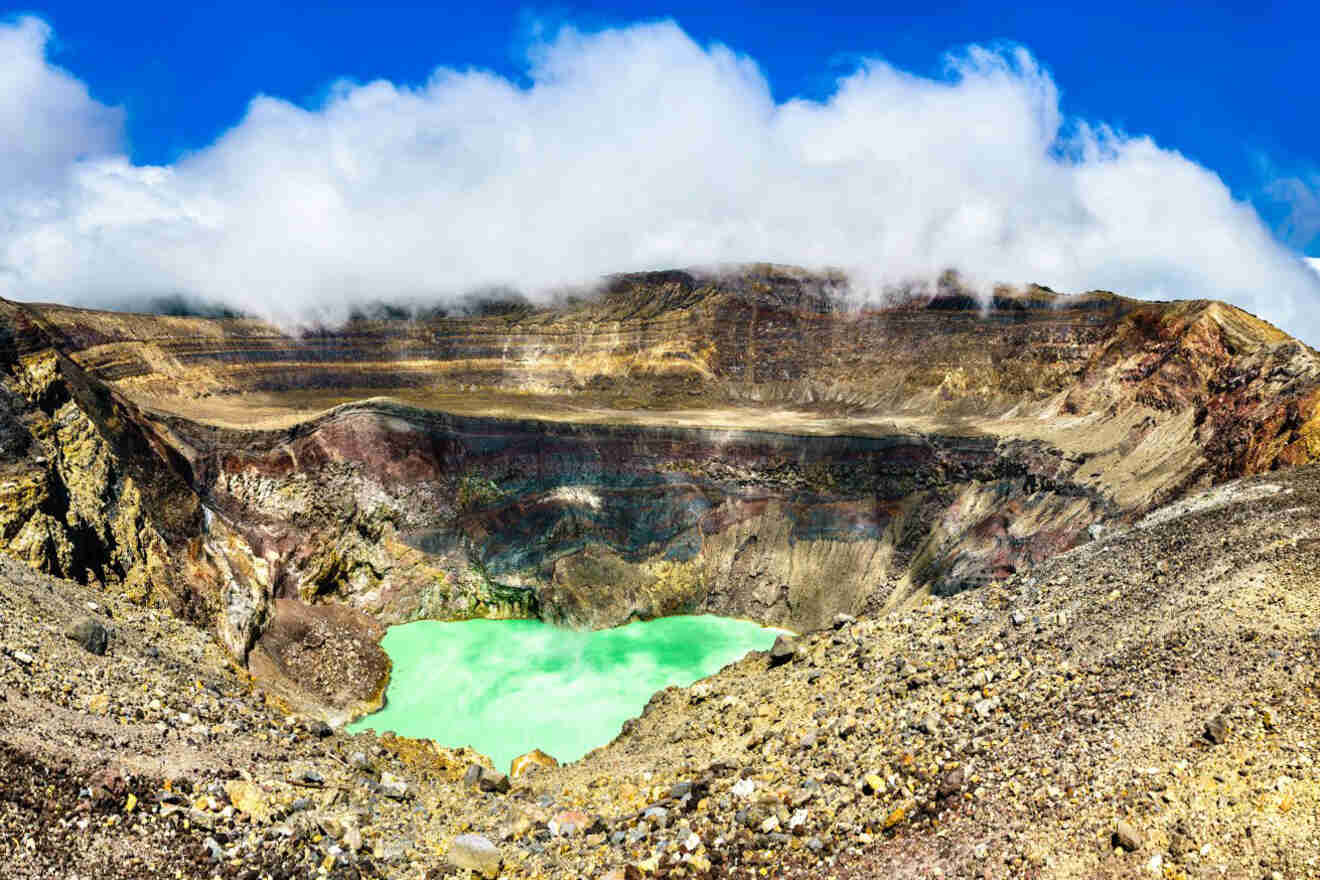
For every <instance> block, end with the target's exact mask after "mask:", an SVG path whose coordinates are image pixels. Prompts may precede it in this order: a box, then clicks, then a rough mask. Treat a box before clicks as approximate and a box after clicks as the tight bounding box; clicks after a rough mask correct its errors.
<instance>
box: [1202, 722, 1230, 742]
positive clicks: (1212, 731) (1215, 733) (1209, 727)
mask: <svg viewBox="0 0 1320 880" xmlns="http://www.w3.org/2000/svg"><path fill="white" fill-rule="evenodd" d="M1202 735H1203V736H1204V737H1205V738H1206V739H1208V740H1209V741H1210V742H1212V743H1214V744H1215V745H1222V744H1223V743H1225V742H1227V741H1228V722H1226V721H1225V720H1224V717H1223V716H1222V715H1216V716H1215V717H1214V718H1211V719H1210V720H1209V721H1207V722H1206V723H1205V732H1204V734H1202Z"/></svg>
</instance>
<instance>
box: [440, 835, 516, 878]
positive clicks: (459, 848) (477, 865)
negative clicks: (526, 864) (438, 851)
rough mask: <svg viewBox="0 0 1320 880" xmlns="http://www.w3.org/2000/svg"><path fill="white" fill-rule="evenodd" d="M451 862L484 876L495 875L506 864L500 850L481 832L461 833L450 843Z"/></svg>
mask: <svg viewBox="0 0 1320 880" xmlns="http://www.w3.org/2000/svg"><path fill="white" fill-rule="evenodd" d="M449 862H450V864H452V865H454V866H455V867H457V868H466V869H467V870H469V871H472V872H473V873H475V874H480V875H481V876H483V877H495V876H498V875H499V873H500V868H501V867H502V866H503V865H504V859H503V858H502V857H501V856H500V851H499V849H498V848H496V846H495V844H493V843H491V842H490V840H489V839H488V838H485V837H482V836H481V835H480V834H460V835H459V836H458V837H455V838H454V839H453V841H452V842H451V843H450V844H449Z"/></svg>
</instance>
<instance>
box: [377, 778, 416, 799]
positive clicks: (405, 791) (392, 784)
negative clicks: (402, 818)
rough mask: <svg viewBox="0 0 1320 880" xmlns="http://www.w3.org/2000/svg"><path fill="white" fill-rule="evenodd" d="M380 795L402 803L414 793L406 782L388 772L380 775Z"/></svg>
mask: <svg viewBox="0 0 1320 880" xmlns="http://www.w3.org/2000/svg"><path fill="white" fill-rule="evenodd" d="M380 793H381V794H383V795H385V797H387V798H393V799H394V800H396V801H401V800H403V799H404V798H406V797H408V796H409V795H410V794H411V793H412V792H411V789H410V787H409V785H408V782H407V781H406V780H404V779H400V778H399V777H397V776H395V775H394V774H393V773H390V772H389V771H386V772H384V773H382V774H380Z"/></svg>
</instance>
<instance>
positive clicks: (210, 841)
mask: <svg viewBox="0 0 1320 880" xmlns="http://www.w3.org/2000/svg"><path fill="white" fill-rule="evenodd" d="M202 845H203V846H204V847H206V853H207V855H209V856H210V857H211V861H213V862H219V861H223V860H224V857H225V851H224V850H223V849H221V848H220V844H219V843H217V842H216V840H215V838H214V837H208V838H206V840H204V841H202Z"/></svg>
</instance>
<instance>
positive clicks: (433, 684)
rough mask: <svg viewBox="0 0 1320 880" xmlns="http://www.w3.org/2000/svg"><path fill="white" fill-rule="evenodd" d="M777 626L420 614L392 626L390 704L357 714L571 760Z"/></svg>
mask: <svg viewBox="0 0 1320 880" xmlns="http://www.w3.org/2000/svg"><path fill="white" fill-rule="evenodd" d="M778 633H779V631H778V630H773V629H766V628H764V627H761V626H758V625H756V624H755V623H749V622H748V621H745V620H731V619H729V618H724V617H713V616H709V615H705V616H690V617H665V618H661V619H659V620H650V621H645V622H639V623H630V624H628V625H627V626H620V627H616V628H615V629H606V630H597V631H595V632H588V631H577V630H566V629H559V628H556V627H553V626H549V625H547V624H544V623H541V622H539V621H535V620H465V621H457V622H440V621H434V620H422V621H418V622H416V623H407V624H403V625H401V626H395V627H391V628H390V630H389V631H388V632H387V633H386V634H385V639H384V641H383V642H382V645H383V646H384V648H385V651H386V652H387V653H388V654H389V655H390V659H391V660H393V661H394V671H393V673H392V675H391V678H390V684H389V689H388V690H387V691H386V692H385V700H386V702H385V707H384V708H383V709H381V710H380V711H379V712H376V713H375V714H373V715H369V716H367V717H366V718H363V719H361V720H360V721H357V722H355V723H353V724H351V725H349V730H350V731H353V732H356V731H359V730H365V729H367V728H375V729H376V730H378V731H382V732H383V731H386V730H392V731H394V732H395V733H397V734H399V735H401V736H411V737H425V738H427V739H433V740H435V741H436V742H438V743H440V744H441V745H445V746H451V747H458V746H471V747H472V748H474V749H476V750H477V751H479V752H481V753H483V754H485V755H489V756H490V758H491V759H492V760H493V761H494V762H495V766H496V767H498V768H499V769H501V770H504V771H506V772H507V770H508V768H509V762H510V761H512V760H513V759H514V758H516V757H517V756H518V755H521V754H523V753H525V752H529V751H531V750H532V749H541V750H543V751H545V752H548V753H550V754H551V755H554V756H555V757H556V758H558V759H559V760H560V761H561V762H566V761H575V760H577V759H578V758H580V757H582V756H583V755H585V754H586V753H587V752H589V751H591V750H592V749H594V748H596V747H597V746H601V745H604V744H605V743H607V742H609V741H610V740H612V739H613V738H614V737H615V736H617V735H618V733H619V728H620V726H621V725H622V724H623V722H624V721H626V720H627V719H629V718H632V717H634V716H636V715H637V714H639V713H640V712H641V710H642V707H643V706H645V705H646V701H647V700H649V699H650V698H651V695H652V694H653V693H655V692H656V691H658V690H660V689H661V688H663V687H666V686H668V685H671V684H677V685H689V684H691V683H693V682H694V681H696V680H698V679H700V678H704V677H705V676H707V675H710V674H712V673H714V672H717V671H718V670H719V669H720V668H721V667H723V666H725V665H726V664H728V663H731V662H732V661H734V660H737V659H738V658H740V657H742V656H743V655H744V654H746V653H747V652H748V651H753V650H765V649H766V648H769V647H770V646H771V645H772V644H773V643H774V640H775V636H776V635H777V634H778Z"/></svg>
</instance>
